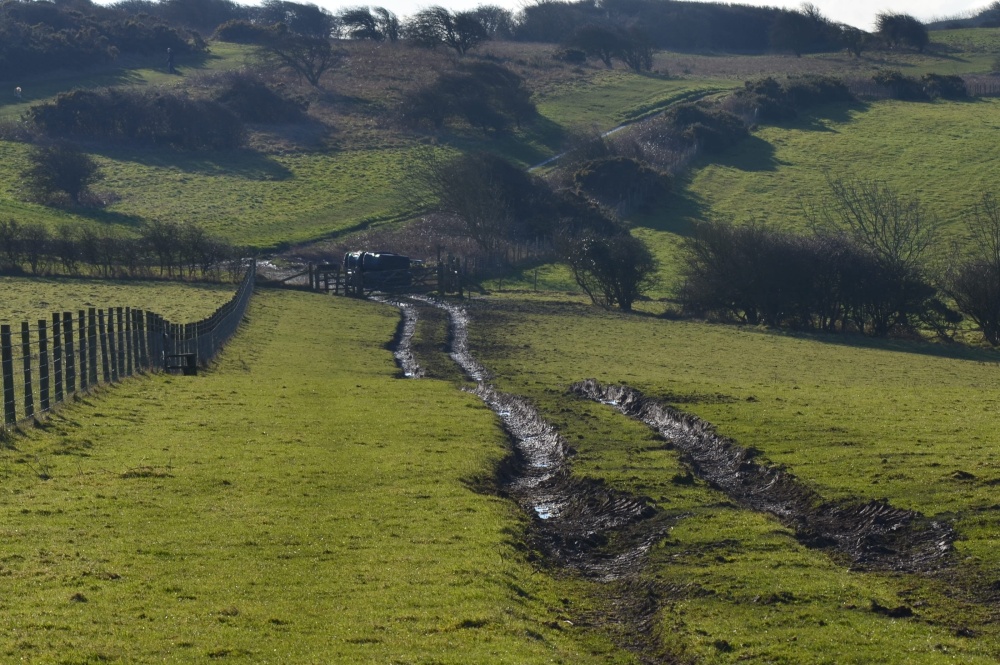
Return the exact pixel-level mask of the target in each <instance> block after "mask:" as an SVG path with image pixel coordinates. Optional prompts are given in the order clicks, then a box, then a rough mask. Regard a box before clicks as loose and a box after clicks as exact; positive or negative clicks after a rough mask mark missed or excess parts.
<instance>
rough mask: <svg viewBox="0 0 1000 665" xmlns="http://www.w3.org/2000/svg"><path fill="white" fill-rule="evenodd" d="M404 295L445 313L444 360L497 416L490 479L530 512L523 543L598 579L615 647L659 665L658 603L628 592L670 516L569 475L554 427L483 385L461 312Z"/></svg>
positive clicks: (516, 399)
mask: <svg viewBox="0 0 1000 665" xmlns="http://www.w3.org/2000/svg"><path fill="white" fill-rule="evenodd" d="M411 300H412V302H414V303H415V304H416V305H417V309H420V308H421V307H422V306H426V307H437V308H440V309H442V310H444V311H446V312H447V313H448V317H449V341H450V344H449V346H450V356H451V358H452V359H453V360H454V361H455V363H456V364H458V366H459V367H461V368H462V371H463V372H464V373H465V375H466V376H467V377H468V378H469V379H471V380H472V381H475V382H476V387H475V388H472V389H469V391H470V392H472V393H473V394H475V395H477V396H478V397H479V398H480V399H482V400H483V402H484V403H485V404H486V405H487V406H488V407H489V408H490V409H491V410H492V411H493V412H494V413H495V414H496V415H497V417H498V418H499V419H500V421H501V423H502V425H503V428H504V430H505V431H506V432H507V433H508V435H509V436H510V439H511V442H512V448H511V454H510V456H509V457H508V458H507V459H506V460H504V462H503V463H502V464H501V467H500V469H499V470H498V472H497V482H498V487H499V488H500V491H501V492H502V493H503V494H504V495H506V496H508V497H509V498H511V499H512V500H514V501H515V502H516V503H517V504H518V505H519V506H520V507H521V509H522V510H523V511H524V513H525V514H526V515H528V516H530V517H531V522H530V528H529V530H528V541H529V542H528V545H529V546H530V547H531V548H532V549H533V550H535V551H537V552H539V553H540V554H541V555H542V557H543V560H544V562H545V563H546V564H547V565H550V566H554V567H561V568H566V569H570V570H574V571H576V572H577V573H578V574H580V575H582V576H583V577H585V578H587V579H591V580H594V581H598V582H602V583H605V584H606V585H607V586H606V593H605V594H604V595H605V596H606V597H607V598H608V599H610V602H609V607H611V608H613V609H612V610H611V612H612V614H613V616H612V618H611V619H609V621H610V622H611V623H613V624H615V625H617V626H619V627H620V629H621V630H624V631H625V632H626V633H627V634H628V635H627V638H626V639H625V640H624V644H623V646H624V647H625V648H627V649H629V650H630V651H632V652H634V653H636V654H637V655H638V656H639V657H640V659H641V661H642V662H661V660H660V659H659V658H655V659H651V658H650V657H649V656H648V654H651V653H655V654H662V653H663V652H664V649H663V647H662V645H661V644H660V642H659V639H658V638H657V637H655V636H653V634H652V633H653V631H651V630H650V628H651V626H653V625H654V624H655V623H656V622H655V616H656V614H657V612H658V611H659V605H658V603H656V602H650V598H652V597H654V595H655V594H651V593H650V592H649V590H648V589H646V591H644V592H643V594H642V595H641V597H640V596H637V595H635V594H633V592H632V589H633V587H637V586H642V585H643V584H645V583H644V582H641V581H640V580H641V576H640V573H641V571H642V568H643V566H644V564H645V562H646V560H647V554H648V552H649V550H650V549H651V548H652V547H653V545H655V544H656V543H657V542H659V541H660V540H662V539H663V537H664V536H665V535H666V533H667V531H668V530H669V528H670V522H671V519H672V518H667V517H666V516H665V515H664V514H663V513H661V512H659V511H657V510H656V508H654V507H653V506H652V505H651V504H650V503H649V501H648V500H646V499H645V498H642V497H636V496H632V495H630V494H627V493H625V492H620V491H617V490H614V489H612V488H609V487H607V486H606V485H605V484H604V483H602V482H599V481H596V480H588V479H580V478H574V477H573V476H572V474H571V473H570V469H569V452H568V451H569V446H568V445H567V443H566V441H565V440H564V439H563V437H562V436H561V435H560V434H559V432H558V431H557V430H556V429H555V428H554V427H553V426H552V425H550V424H549V423H547V422H546V421H545V420H544V419H543V418H542V417H541V415H540V414H539V413H538V411H537V410H536V409H535V408H534V406H533V405H532V404H531V403H530V402H529V401H528V400H526V399H524V398H523V397H520V396H517V395H512V394H509V393H504V392H502V391H499V390H497V389H496V388H494V387H493V386H491V385H489V384H488V383H487V382H486V381H487V379H488V378H489V376H490V374H489V372H488V371H487V370H486V368H485V367H483V365H482V364H480V363H479V361H478V360H476V358H475V357H473V355H472V354H471V352H470V351H469V344H468V326H469V317H468V314H467V313H466V312H465V310H464V309H462V308H461V307H457V306H455V305H452V304H450V303H441V302H436V301H433V300H431V299H429V298H425V297H421V296H411ZM403 311H404V315H405V313H406V310H405V309H404V310H403ZM413 328H415V322H414V325H413V326H405V325H404V326H402V330H401V334H400V335H399V342H400V345H402V343H403V340H404V339H406V336H407V335H410V336H412V334H413V333H412V330H413ZM407 331H409V332H407ZM409 348H412V342H411V343H410V344H409ZM643 588H644V589H645V588H646V587H643Z"/></svg>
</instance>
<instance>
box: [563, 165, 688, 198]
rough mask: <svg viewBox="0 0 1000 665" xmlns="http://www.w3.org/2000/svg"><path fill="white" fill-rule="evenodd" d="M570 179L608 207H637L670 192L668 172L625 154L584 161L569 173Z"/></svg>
mask: <svg viewBox="0 0 1000 665" xmlns="http://www.w3.org/2000/svg"><path fill="white" fill-rule="evenodd" d="M573 182H574V184H575V185H576V186H577V187H578V188H579V189H580V190H582V191H583V192H585V193H586V194H588V195H589V196H591V197H593V198H594V199H596V200H598V201H599V202H601V203H603V204H605V205H607V206H609V207H612V208H618V207H622V206H624V207H627V208H629V209H631V208H641V207H643V206H646V205H651V204H653V203H654V202H655V201H657V200H658V199H660V198H661V197H663V196H665V195H666V194H668V193H669V192H670V176H668V175H666V174H664V173H660V172H659V171H657V170H656V169H653V168H651V167H650V166H649V165H647V164H644V163H642V162H639V161H638V160H635V159H632V158H629V157H609V158H605V159H597V160H592V161H588V162H585V163H584V164H582V165H581V166H580V168H579V169H578V170H577V171H576V173H574V174H573Z"/></svg>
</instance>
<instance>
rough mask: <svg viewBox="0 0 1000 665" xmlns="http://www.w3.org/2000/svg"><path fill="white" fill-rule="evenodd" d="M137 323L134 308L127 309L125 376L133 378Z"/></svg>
mask: <svg viewBox="0 0 1000 665" xmlns="http://www.w3.org/2000/svg"><path fill="white" fill-rule="evenodd" d="M134 323H135V321H134V320H133V319H132V308H131V307H126V308H125V376H132V361H133V354H134V353H135V347H134V345H133V342H134V341H135V340H134V339H133V333H135V328H133V327H132V326H133V324H134Z"/></svg>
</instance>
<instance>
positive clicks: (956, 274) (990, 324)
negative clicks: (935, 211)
mask: <svg viewBox="0 0 1000 665" xmlns="http://www.w3.org/2000/svg"><path fill="white" fill-rule="evenodd" d="M966 225H967V227H968V229H969V235H970V236H971V240H972V242H971V243H970V245H969V249H968V250H967V251H966V256H965V258H963V259H962V260H960V261H958V262H957V263H955V264H953V265H952V266H951V267H950V268H949V269H948V271H947V273H946V275H945V287H944V290H945V291H946V292H947V294H948V295H949V296H951V298H952V299H953V300H954V301H955V303H956V304H957V305H958V309H959V310H961V312H962V313H963V314H965V315H966V316H968V317H969V318H970V319H972V320H973V321H974V322H975V323H976V325H977V326H979V329H980V330H981V331H982V333H983V337H984V338H986V341H987V342H989V343H990V344H992V345H993V346H1000V203H998V202H997V200H996V198H995V197H994V196H993V195H992V194H990V193H986V194H983V196H982V198H981V199H980V200H979V201H978V202H977V203H976V204H975V205H974V206H973V207H972V210H971V211H970V212H969V215H968V217H967V218H966Z"/></svg>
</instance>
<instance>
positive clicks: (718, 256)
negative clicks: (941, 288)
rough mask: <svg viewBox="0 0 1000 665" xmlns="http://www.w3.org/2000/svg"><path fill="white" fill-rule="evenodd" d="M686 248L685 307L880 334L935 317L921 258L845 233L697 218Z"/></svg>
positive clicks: (697, 312)
mask: <svg viewBox="0 0 1000 665" xmlns="http://www.w3.org/2000/svg"><path fill="white" fill-rule="evenodd" d="M685 253H686V266H685V268H684V271H683V275H684V283H683V286H682V288H681V290H680V293H679V297H680V300H681V302H682V304H683V306H684V309H685V311H687V312H688V313H689V314H695V315H700V316H716V317H720V318H723V319H730V320H737V321H741V322H744V323H749V324H753V325H758V324H763V325H768V326H772V327H788V328H794V329H802V330H825V331H829V332H849V331H855V332H861V333H863V334H866V335H870V336H874V337H884V336H887V335H889V334H890V333H894V332H909V331H912V330H913V329H914V328H915V326H916V325H917V324H918V323H920V322H921V321H925V320H929V319H932V318H935V316H936V310H935V307H936V305H938V304H939V303H935V295H936V292H935V289H934V287H933V286H931V284H930V283H929V282H928V281H927V280H926V278H924V277H923V275H922V273H921V271H920V269H919V267H918V266H909V267H907V266H900V265H892V264H889V263H887V262H885V261H883V260H882V259H881V257H879V256H878V255H876V253H875V252H873V251H871V250H870V249H868V248H866V247H863V246H862V245H861V244H859V243H858V242H856V241H854V240H852V239H850V238H848V237H846V236H842V235H814V236H799V235H795V234H791V233H785V232H781V231H778V230H775V229H770V228H767V227H766V226H764V225H762V224H760V223H750V224H746V225H742V226H736V225H732V224H726V223H721V222H702V223H698V224H696V225H695V229H694V234H693V235H692V236H691V237H690V239H689V240H688V241H687V242H686V245H685ZM953 314H954V313H953V312H950V311H946V312H945V315H947V316H952V315H953Z"/></svg>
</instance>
